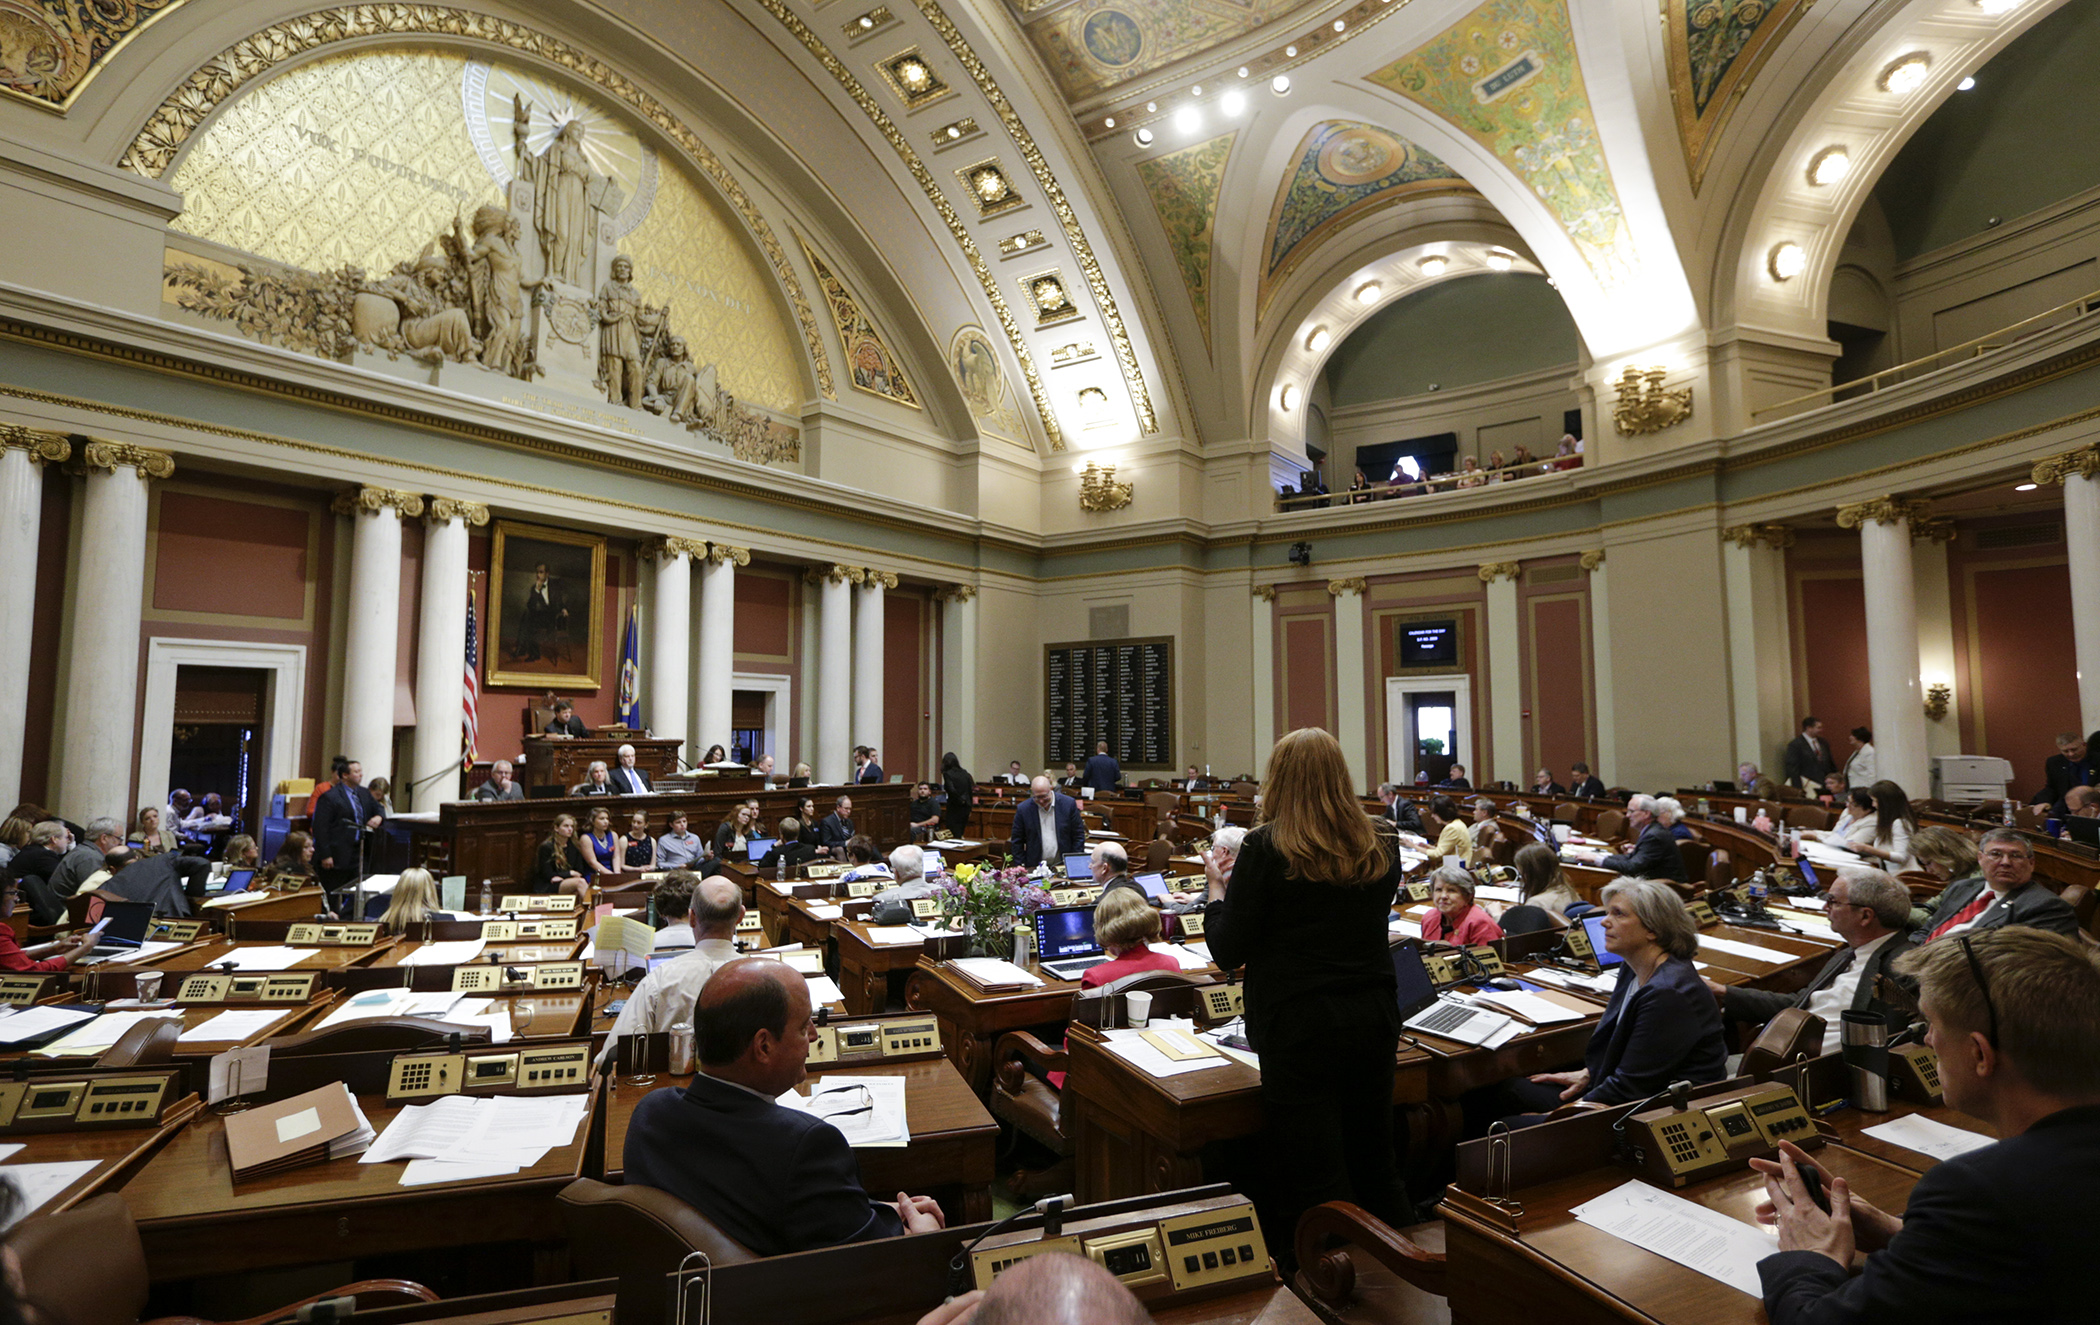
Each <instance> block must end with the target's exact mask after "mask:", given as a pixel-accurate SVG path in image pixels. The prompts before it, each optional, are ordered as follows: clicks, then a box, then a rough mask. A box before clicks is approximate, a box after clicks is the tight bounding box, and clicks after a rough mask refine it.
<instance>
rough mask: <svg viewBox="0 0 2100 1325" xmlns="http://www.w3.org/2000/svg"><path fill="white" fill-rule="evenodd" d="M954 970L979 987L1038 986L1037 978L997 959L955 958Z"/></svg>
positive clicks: (1039, 982)
mask: <svg viewBox="0 0 2100 1325" xmlns="http://www.w3.org/2000/svg"><path fill="white" fill-rule="evenodd" d="M955 969H956V970H958V971H961V972H962V973H963V974H964V975H967V976H969V977H970V978H971V979H972V980H975V981H976V982H977V983H978V984H981V985H1039V984H1041V983H1042V981H1041V980H1040V979H1038V978H1037V977H1035V976H1033V975H1030V974H1029V973H1028V972H1026V971H1024V970H1022V969H1021V968H1020V967H1018V966H1016V965H1014V964H1013V963H1012V962H1010V961H1006V960H1003V959H1002V958H998V957H957V958H956V959H955Z"/></svg>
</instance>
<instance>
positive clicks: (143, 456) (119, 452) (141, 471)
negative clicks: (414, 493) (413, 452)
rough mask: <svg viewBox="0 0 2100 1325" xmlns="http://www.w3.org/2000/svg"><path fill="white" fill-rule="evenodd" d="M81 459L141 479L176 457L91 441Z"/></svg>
mask: <svg viewBox="0 0 2100 1325" xmlns="http://www.w3.org/2000/svg"><path fill="white" fill-rule="evenodd" d="M80 458H81V462H82V463H83V464H84V465H85V466H86V467H87V468H89V469H101V470H106V471H108V472H109V473H112V474H114V473H116V472H117V471H118V470H120V469H132V470H136V471H138V476H139V477H140V478H168V477H170V476H171V475H173V474H174V472H175V457H174V455H172V454H171V453H169V452H167V451H156V450H154V449H153V448H152V447H150V446H133V445H131V444H130V443H129V442H89V443H88V444H87V446H86V448H85V449H84V450H83V451H82V452H81V457H80ZM418 500H420V498H419V499H418Z"/></svg>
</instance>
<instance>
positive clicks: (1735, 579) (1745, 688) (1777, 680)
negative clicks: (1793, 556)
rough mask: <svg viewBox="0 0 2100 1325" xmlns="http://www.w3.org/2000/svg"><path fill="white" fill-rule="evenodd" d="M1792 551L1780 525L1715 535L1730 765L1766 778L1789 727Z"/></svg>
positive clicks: (1744, 527) (1774, 769)
mask: <svg viewBox="0 0 2100 1325" xmlns="http://www.w3.org/2000/svg"><path fill="white" fill-rule="evenodd" d="M1793 545H1794V531H1793V530H1792V529H1790V528H1788V527H1787V526H1786V525H1783V524H1745V525H1734V526H1731V527H1730V528H1727V529H1723V530H1722V531H1721V575H1722V582H1723V583H1724V585H1725V586H1726V592H1727V595H1728V666H1729V673H1730V675H1729V682H1730V684H1729V694H1730V698H1731V700H1732V701H1733V703H1732V708H1733V714H1734V721H1733V724H1732V725H1733V727H1734V730H1735V759H1736V762H1737V763H1742V762H1743V761H1745V760H1748V761H1749V762H1751V763H1753V764H1756V765H1757V766H1758V768H1759V769H1760V770H1763V771H1766V772H1771V773H1777V772H1778V771H1779V767H1780V764H1779V760H1780V756H1781V753H1782V752H1783V751H1784V749H1785V747H1786V743H1787V742H1788V741H1790V740H1792V739H1793V730H1794V721H1795V720H1794V716H1793V713H1794V667H1793V660H1792V658H1791V657H1790V656H1789V654H1788V651H1787V649H1788V641H1789V640H1790V639H1791V638H1792V637H1791V636H1790V635H1789V634H1788V633H1787V615H1788V613H1787V603H1786V550H1787V549H1788V548H1790V547H1792V546H1793ZM1731 776H1733V775H1732V774H1731Z"/></svg>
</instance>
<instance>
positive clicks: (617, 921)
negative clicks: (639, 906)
mask: <svg viewBox="0 0 2100 1325" xmlns="http://www.w3.org/2000/svg"><path fill="white" fill-rule="evenodd" d="M591 948H592V950H593V951H594V952H624V953H627V954H629V955H631V956H635V957H646V956H648V955H649V954H650V953H652V952H655V951H656V931H655V930H654V929H652V928H650V926H649V922H648V921H646V920H635V919H632V918H630V917H627V916H619V915H610V916H607V917H605V919H603V920H600V921H599V922H598V928H597V929H596V930H594V931H593V932H592V934H591Z"/></svg>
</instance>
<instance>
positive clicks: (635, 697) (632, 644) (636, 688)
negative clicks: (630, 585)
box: [620, 603, 642, 731]
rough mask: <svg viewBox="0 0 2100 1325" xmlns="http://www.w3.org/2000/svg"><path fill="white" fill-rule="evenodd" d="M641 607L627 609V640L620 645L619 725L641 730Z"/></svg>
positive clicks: (638, 604)
mask: <svg viewBox="0 0 2100 1325" xmlns="http://www.w3.org/2000/svg"><path fill="white" fill-rule="evenodd" d="M641 635H642V605H641V604H640V603H636V604H634V605H633V606H632V607H629V608H628V609H627V638H626V640H625V642H623V643H622V644H621V645H620V724H621V725H622V726H625V727H632V728H634V729H635V730H636V731H640V730H642V647H641Z"/></svg>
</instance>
